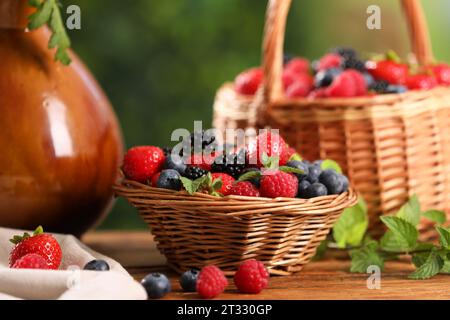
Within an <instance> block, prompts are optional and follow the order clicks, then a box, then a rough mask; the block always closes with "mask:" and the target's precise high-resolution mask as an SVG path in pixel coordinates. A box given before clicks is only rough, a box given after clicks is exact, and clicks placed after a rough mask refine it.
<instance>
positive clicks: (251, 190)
mask: <svg viewBox="0 0 450 320" xmlns="http://www.w3.org/2000/svg"><path fill="white" fill-rule="evenodd" d="M230 195H235V196H245V197H259V190H258V188H256V187H255V185H254V184H253V183H251V182H249V181H241V182H237V183H235V184H234V185H233V186H232V188H231V190H230Z"/></svg>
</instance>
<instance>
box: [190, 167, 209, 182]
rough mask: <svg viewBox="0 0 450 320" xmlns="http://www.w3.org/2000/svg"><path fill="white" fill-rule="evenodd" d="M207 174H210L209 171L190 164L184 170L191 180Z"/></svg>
mask: <svg viewBox="0 0 450 320" xmlns="http://www.w3.org/2000/svg"><path fill="white" fill-rule="evenodd" d="M205 174H208V171H206V170H204V169H202V168H199V167H195V166H188V167H187V168H186V170H185V171H184V176H185V177H186V178H188V179H191V180H196V179H198V178H200V177H203V176H204V175H205Z"/></svg>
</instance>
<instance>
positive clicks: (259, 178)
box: [242, 168, 261, 189]
mask: <svg viewBox="0 0 450 320" xmlns="http://www.w3.org/2000/svg"><path fill="white" fill-rule="evenodd" d="M252 171H255V172H261V170H260V169H258V168H246V169H244V171H242V174H245V173H247V172H252ZM248 181H249V182H251V183H252V184H253V185H254V186H255V187H257V188H258V189H259V185H260V181H261V177H258V178H253V179H250V180H248Z"/></svg>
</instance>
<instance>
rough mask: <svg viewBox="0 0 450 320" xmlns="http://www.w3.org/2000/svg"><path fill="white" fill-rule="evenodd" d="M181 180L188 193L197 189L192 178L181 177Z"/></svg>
mask: <svg viewBox="0 0 450 320" xmlns="http://www.w3.org/2000/svg"><path fill="white" fill-rule="evenodd" d="M180 180H181V183H182V184H183V187H184V189H185V190H186V191H187V193H189V194H190V195H192V194H193V193H194V192H195V191H196V190H195V189H194V183H193V181H192V180H191V179H188V178H185V177H181V178H180Z"/></svg>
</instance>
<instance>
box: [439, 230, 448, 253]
mask: <svg viewBox="0 0 450 320" xmlns="http://www.w3.org/2000/svg"><path fill="white" fill-rule="evenodd" d="M436 231H437V232H438V233H439V242H440V244H441V246H442V247H443V248H445V249H447V250H450V231H449V230H448V229H445V228H442V227H436Z"/></svg>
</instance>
